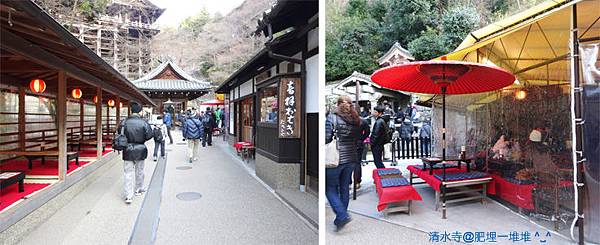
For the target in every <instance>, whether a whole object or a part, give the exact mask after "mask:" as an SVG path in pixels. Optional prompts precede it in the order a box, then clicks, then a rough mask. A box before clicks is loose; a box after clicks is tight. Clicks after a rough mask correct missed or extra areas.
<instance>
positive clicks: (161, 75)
mask: <svg viewBox="0 0 600 245" xmlns="http://www.w3.org/2000/svg"><path fill="white" fill-rule="evenodd" d="M133 84H134V85H135V86H137V87H138V88H139V89H141V90H143V91H155V90H160V91H194V90H195V91H207V90H209V89H211V88H212V86H211V84H210V82H207V81H203V80H199V79H196V78H194V77H192V76H191V75H189V74H187V73H186V72H185V71H183V69H181V68H180V67H179V66H177V65H176V64H175V63H173V62H172V61H170V60H168V61H166V62H163V63H162V64H160V65H159V66H158V67H156V68H154V69H153V70H152V71H150V72H148V73H147V74H146V75H144V76H143V77H141V78H139V79H137V80H135V81H133Z"/></svg>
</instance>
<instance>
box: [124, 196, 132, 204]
mask: <svg viewBox="0 0 600 245" xmlns="http://www.w3.org/2000/svg"><path fill="white" fill-rule="evenodd" d="M132 202H133V198H130V197H128V198H125V203H126V204H131V203H132Z"/></svg>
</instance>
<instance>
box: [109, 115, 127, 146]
mask: <svg viewBox="0 0 600 245" xmlns="http://www.w3.org/2000/svg"><path fill="white" fill-rule="evenodd" d="M126 121H127V120H125V121H123V124H122V125H121V133H118V134H117V135H115V137H114V138H113V141H112V148H113V149H114V150H117V151H122V150H125V149H127V145H129V142H127V136H125V125H126V123H125V122H126Z"/></svg>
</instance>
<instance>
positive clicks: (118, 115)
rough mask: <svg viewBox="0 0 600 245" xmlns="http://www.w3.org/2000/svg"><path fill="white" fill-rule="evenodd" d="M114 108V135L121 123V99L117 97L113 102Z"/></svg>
mask: <svg viewBox="0 0 600 245" xmlns="http://www.w3.org/2000/svg"><path fill="white" fill-rule="evenodd" d="M115 108H117V111H116V119H115V133H116V132H117V128H119V124H120V123H121V97H119V96H117V99H116V100H115Z"/></svg>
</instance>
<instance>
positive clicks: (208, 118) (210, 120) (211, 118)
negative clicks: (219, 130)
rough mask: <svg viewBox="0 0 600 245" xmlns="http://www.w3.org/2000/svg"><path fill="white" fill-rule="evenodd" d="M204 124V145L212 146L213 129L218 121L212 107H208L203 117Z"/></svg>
mask: <svg viewBox="0 0 600 245" xmlns="http://www.w3.org/2000/svg"><path fill="white" fill-rule="evenodd" d="M202 125H203V126H204V139H205V141H202V147H206V145H207V144H208V145H209V146H211V145H212V134H213V129H214V128H215V127H216V122H215V114H214V113H213V112H212V111H211V110H210V107H206V112H205V113H204V116H203V117H202Z"/></svg>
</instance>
